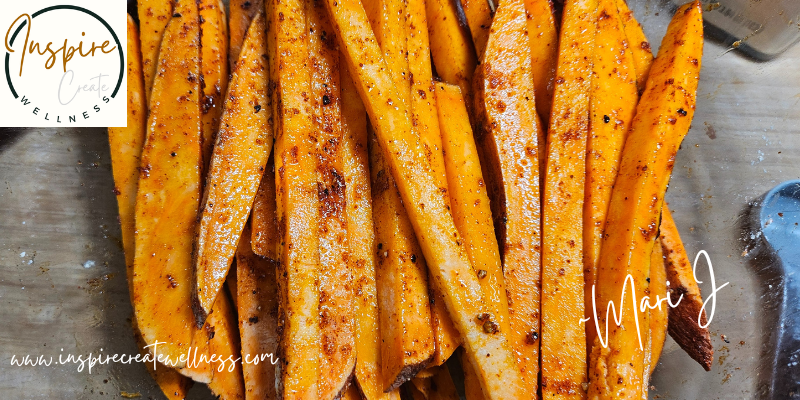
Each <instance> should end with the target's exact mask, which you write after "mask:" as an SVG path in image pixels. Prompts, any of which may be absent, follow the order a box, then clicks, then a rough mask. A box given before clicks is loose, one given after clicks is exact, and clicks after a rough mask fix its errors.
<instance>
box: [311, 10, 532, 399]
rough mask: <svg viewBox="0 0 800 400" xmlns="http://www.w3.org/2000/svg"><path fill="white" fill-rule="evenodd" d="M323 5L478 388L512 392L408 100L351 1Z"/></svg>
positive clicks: (509, 370)
mask: <svg viewBox="0 0 800 400" xmlns="http://www.w3.org/2000/svg"><path fill="white" fill-rule="evenodd" d="M326 5H327V7H328V11H329V12H330V14H331V16H332V19H333V25H334V27H335V28H336V31H337V37H338V38H339V40H340V45H341V46H342V48H343V49H344V50H346V53H345V54H346V57H345V58H346V59H347V62H348V64H349V67H350V71H351V74H352V75H353V78H354V81H356V83H357V88H358V92H359V94H360V96H361V99H362V100H363V101H364V104H365V105H366V108H367V112H368V114H369V116H370V121H371V122H372V124H373V126H374V127H375V130H376V133H377V138H378V142H379V143H380V146H381V149H382V150H383V153H384V154H385V156H386V157H387V159H386V161H387V163H388V165H389V171H391V175H392V177H394V178H395V183H396V185H397V188H398V190H399V192H400V195H401V197H402V199H403V204H404V205H405V206H406V211H407V212H408V215H409V217H410V220H411V223H412V225H413V226H414V232H415V233H416V236H417V238H419V240H420V246H421V248H422V251H423V253H424V255H425V260H426V261H427V262H428V265H430V266H431V271H433V274H432V275H433V277H434V280H435V281H436V284H437V285H438V287H439V288H440V289H441V290H442V293H443V294H444V300H445V304H446V305H447V309H448V311H449V314H450V317H451V318H452V319H453V322H454V323H455V325H456V328H457V329H458V331H459V333H460V334H461V339H462V342H463V343H464V345H465V346H466V347H467V350H468V353H469V355H470V357H472V358H473V360H474V361H475V365H476V369H477V372H478V376H479V378H480V381H481V384H482V386H483V388H484V391H485V392H486V393H487V395H488V397H490V398H496V399H499V398H509V399H511V398H519V397H521V395H522V393H523V392H522V377H521V376H520V375H519V373H518V371H516V369H515V368H514V365H515V360H514V357H513V355H512V353H511V350H510V349H509V346H508V342H507V341H506V337H505V334H504V333H503V332H497V333H494V334H491V333H487V332H484V330H483V322H482V321H481V320H480V319H479V318H478V316H483V315H484V313H488V312H487V311H488V308H487V307H486V306H485V305H484V304H483V299H482V293H481V288H480V284H479V283H478V278H477V277H476V276H475V272H474V271H473V270H472V267H471V265H470V264H469V260H468V258H467V255H466V253H465V252H464V251H463V249H462V248H461V247H460V246H459V243H460V240H461V239H460V238H459V236H458V231H457V230H456V228H455V223H454V222H453V218H452V216H451V215H450V213H449V211H448V210H447V207H448V204H447V201H446V198H445V196H443V195H442V193H441V192H440V191H439V190H438V189H437V185H436V181H435V178H434V175H433V173H432V171H431V170H430V166H429V165H427V163H426V160H425V158H424V150H423V147H422V145H421V144H420V142H419V140H417V139H416V137H415V136H414V135H413V134H412V133H411V121H410V119H409V117H408V110H407V107H406V105H405V104H404V103H403V102H402V101H400V100H399V97H398V91H397V89H396V88H395V87H394V85H393V82H392V77H391V72H390V70H388V69H387V66H386V65H387V64H386V62H385V61H384V60H383V57H382V56H381V51H380V49H379V45H378V43H377V40H376V38H375V35H374V34H373V33H372V31H371V30H370V28H369V21H368V18H367V14H366V12H365V11H364V9H363V7H362V6H361V4H360V2H358V1H355V0H326ZM500 376H502V377H503V379H500V378H499V377H500Z"/></svg>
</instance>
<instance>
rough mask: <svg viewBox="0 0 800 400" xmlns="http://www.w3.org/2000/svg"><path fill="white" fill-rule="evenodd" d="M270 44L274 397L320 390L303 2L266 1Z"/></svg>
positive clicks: (312, 130)
mask: <svg viewBox="0 0 800 400" xmlns="http://www.w3.org/2000/svg"><path fill="white" fill-rule="evenodd" d="M266 3H267V4H266V7H267V10H268V11H267V15H268V20H269V29H270V32H269V33H268V35H267V37H268V41H269V54H270V57H269V59H270V67H271V72H272V80H273V82H274V84H275V87H276V91H275V96H276V98H277V99H279V101H276V102H275V107H276V109H277V111H276V112H275V116H276V127H277V128H278V129H276V130H275V132H276V140H275V181H276V185H275V186H276V191H277V210H278V213H277V214H278V226H279V228H280V232H281V235H282V240H281V246H280V250H279V251H280V260H281V263H280V265H281V268H280V270H279V275H278V277H279V280H278V283H279V298H280V310H281V311H280V312H281V314H280V315H281V317H280V319H281V320H282V321H283V326H282V336H281V343H280V352H279V353H280V357H281V360H280V363H279V364H278V365H279V367H278V371H279V375H278V376H279V378H278V379H277V381H278V383H277V385H278V396H279V397H281V398H283V399H313V398H317V396H318V395H319V391H318V390H319V389H318V386H319V385H318V383H317V380H318V376H319V364H320V361H319V355H320V337H321V332H320V318H319V303H320V302H319V300H320V299H319V297H320V294H319V286H318V282H317V279H318V277H319V271H320V265H319V263H320V258H319V212H318V210H319V197H318V192H317V158H316V143H317V141H318V140H317V135H318V132H317V131H316V127H315V125H314V121H313V113H314V110H313V103H312V102H311V99H310V96H309V94H310V93H311V64H310V60H309V52H308V34H307V32H308V31H307V29H306V27H307V21H306V20H307V14H306V9H305V2H303V1H300V0H280V1H278V0H268V1H267V2H266Z"/></svg>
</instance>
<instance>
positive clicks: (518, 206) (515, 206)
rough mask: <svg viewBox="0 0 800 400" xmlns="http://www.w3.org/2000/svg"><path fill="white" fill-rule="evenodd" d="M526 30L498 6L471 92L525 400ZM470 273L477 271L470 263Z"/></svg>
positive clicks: (536, 270)
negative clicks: (473, 91) (523, 383)
mask: <svg viewBox="0 0 800 400" xmlns="http://www.w3.org/2000/svg"><path fill="white" fill-rule="evenodd" d="M527 30H528V25H527V22H526V12H525V4H524V3H523V1H522V0H506V2H505V3H502V4H500V7H499V8H498V9H497V13H496V14H495V19H494V22H493V25H492V33H491V34H490V35H489V41H488V43H487V45H486V54H485V55H484V61H483V64H481V66H480V67H478V70H477V71H476V73H475V88H474V90H475V111H476V117H475V118H476V121H477V124H476V126H477V129H478V134H477V135H476V138H477V142H478V147H479V148H480V149H481V150H482V152H483V169H484V171H486V177H487V186H488V191H489V195H490V198H491V199H492V201H491V206H492V216H493V217H494V227H495V230H496V231H497V232H498V235H497V236H498V241H499V243H500V244H501V245H502V249H503V252H502V254H503V256H502V257H503V274H504V277H505V286H506V290H507V292H508V300H507V304H508V313H509V314H508V315H509V317H510V319H509V322H510V330H509V329H506V331H507V332H508V334H507V337H508V341H509V344H510V345H511V348H512V349H513V351H514V353H515V354H516V359H517V365H518V370H519V371H520V373H521V374H522V376H523V377H524V379H525V388H526V390H527V393H526V395H525V396H524V397H525V398H533V397H536V390H537V383H538V374H539V340H538V338H539V310H540V293H539V285H540V276H541V253H540V248H541V247H540V246H541V219H540V218H541V217H540V216H541V214H540V212H541V211H540V205H541V202H540V198H541V197H540V195H539V190H540V189H539V183H540V180H539V166H540V163H539V158H540V157H539V154H540V153H539V151H540V149H542V147H540V146H539V143H542V142H543V139H542V136H543V134H542V127H541V122H540V121H539V117H538V115H537V114H536V100H535V96H534V84H533V79H532V75H531V48H530V44H529V42H528V37H527V34H526V31H527ZM541 154H543V153H541ZM454 215H455V213H454ZM456 225H458V224H456ZM468 249H469V248H468ZM473 267H475V268H479V266H478V265H476V264H475V263H474V262H473ZM484 287H485V286H484ZM484 294H485V292H484ZM497 300H499V299H497ZM495 304H499V302H496V303H495ZM501 330H502V328H501Z"/></svg>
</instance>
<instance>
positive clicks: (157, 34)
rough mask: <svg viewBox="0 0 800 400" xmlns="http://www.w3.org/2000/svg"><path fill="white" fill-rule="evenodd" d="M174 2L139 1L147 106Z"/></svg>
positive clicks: (168, 0)
mask: <svg viewBox="0 0 800 400" xmlns="http://www.w3.org/2000/svg"><path fill="white" fill-rule="evenodd" d="M172 3H173V1H172V0H138V3H137V9H138V10H139V27H140V31H141V32H140V38H141V44H142V71H143V74H144V93H145V95H146V97H147V104H150V97H151V93H152V91H153V80H154V79H155V77H156V70H157V68H158V51H159V49H160V48H161V40H162V39H163V37H164V30H165V29H167V24H168V23H169V21H170V19H172Z"/></svg>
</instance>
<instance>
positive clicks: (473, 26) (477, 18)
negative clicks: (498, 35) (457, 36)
mask: <svg viewBox="0 0 800 400" xmlns="http://www.w3.org/2000/svg"><path fill="white" fill-rule="evenodd" d="M459 1H460V3H461V4H460V5H461V9H462V11H463V17H465V19H466V20H467V25H469V31H470V33H471V34H472V43H474V45H475V52H476V53H477V55H478V61H482V60H483V53H484V51H485V50H486V42H488V41H489V30H490V29H491V28H492V18H493V17H494V10H492V9H491V8H489V2H490V0H459ZM491 3H492V4H494V5H495V7H497V3H496V2H495V1H491Z"/></svg>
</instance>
